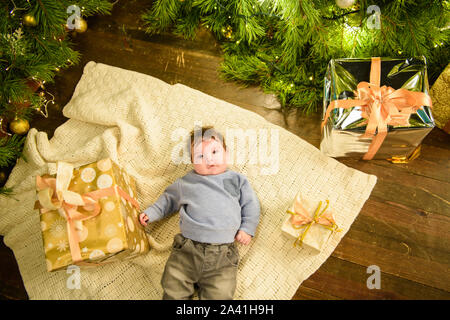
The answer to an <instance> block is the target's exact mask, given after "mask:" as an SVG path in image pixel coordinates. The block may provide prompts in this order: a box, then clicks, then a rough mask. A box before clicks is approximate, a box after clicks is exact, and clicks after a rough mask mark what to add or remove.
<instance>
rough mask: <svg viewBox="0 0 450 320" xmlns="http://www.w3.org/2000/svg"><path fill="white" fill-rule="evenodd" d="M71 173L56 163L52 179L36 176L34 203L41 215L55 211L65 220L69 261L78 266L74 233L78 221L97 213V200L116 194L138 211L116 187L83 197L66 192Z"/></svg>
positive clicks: (79, 226)
mask: <svg viewBox="0 0 450 320" xmlns="http://www.w3.org/2000/svg"><path fill="white" fill-rule="evenodd" d="M72 174H73V166H72V165H71V164H69V163H65V162H58V168H57V173H56V179H55V178H52V177H50V176H48V175H45V176H43V177H41V176H36V189H37V191H38V201H37V202H36V204H35V209H41V213H45V212H48V211H52V210H57V211H58V212H59V214H60V215H61V216H62V217H63V218H65V219H66V221H67V230H68V238H69V246H70V253H71V255H72V261H73V262H74V263H78V264H82V263H81V260H82V257H81V250H80V246H79V242H80V241H79V237H78V232H77V230H81V224H82V221H84V220H87V219H91V218H94V217H96V216H97V215H99V214H100V212H101V206H100V204H99V202H98V200H99V199H100V198H103V197H107V196H113V195H119V196H121V197H122V198H124V199H125V200H127V201H129V202H130V203H131V204H132V205H133V206H134V207H136V208H137V209H138V210H139V203H138V202H137V201H136V200H135V199H133V198H132V197H130V196H129V195H128V194H127V193H126V192H125V191H123V190H122V189H121V188H119V187H118V186H117V185H115V186H111V187H109V188H104V189H99V190H95V191H92V192H87V193H85V194H83V195H80V194H78V193H76V192H73V191H70V190H69V185H70V181H71V180H72ZM78 207H81V208H82V209H83V211H84V212H80V211H78V210H79V209H78Z"/></svg>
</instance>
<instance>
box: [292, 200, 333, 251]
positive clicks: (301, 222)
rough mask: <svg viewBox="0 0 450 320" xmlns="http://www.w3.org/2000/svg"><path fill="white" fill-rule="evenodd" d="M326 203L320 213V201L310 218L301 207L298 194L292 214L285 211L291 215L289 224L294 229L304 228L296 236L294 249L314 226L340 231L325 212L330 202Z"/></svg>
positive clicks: (331, 216) (330, 215)
mask: <svg viewBox="0 0 450 320" xmlns="http://www.w3.org/2000/svg"><path fill="white" fill-rule="evenodd" d="M326 203H327V205H326V206H325V208H324V209H323V210H322V211H320V208H321V206H322V201H320V202H319V205H318V207H317V209H316V211H315V212H314V216H313V218H311V217H310V215H309V213H308V211H307V210H306V209H305V207H304V206H303V205H302V201H301V198H300V195H299V194H298V195H297V197H296V198H295V202H294V212H292V211H291V210H287V213H289V214H291V215H292V217H291V224H292V227H293V228H294V229H302V228H305V230H304V231H303V232H302V233H301V234H300V235H299V236H298V238H297V239H295V241H294V247H295V246H296V245H297V242H299V243H300V245H301V244H302V243H303V240H304V239H305V237H306V234H307V233H308V230H309V229H310V228H311V226H312V225H314V224H318V225H321V226H322V227H324V228H326V229H328V230H330V231H332V232H341V231H342V230H341V229H339V228H338V226H337V224H336V221H334V218H333V215H332V213H331V212H325V211H326V210H327V209H328V206H329V204H330V202H329V201H328V200H326Z"/></svg>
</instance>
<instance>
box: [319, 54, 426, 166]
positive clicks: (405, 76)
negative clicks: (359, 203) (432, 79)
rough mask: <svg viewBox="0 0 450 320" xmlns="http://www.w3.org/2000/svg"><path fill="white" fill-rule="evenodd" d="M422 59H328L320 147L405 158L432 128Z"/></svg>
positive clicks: (398, 159)
mask: <svg viewBox="0 0 450 320" xmlns="http://www.w3.org/2000/svg"><path fill="white" fill-rule="evenodd" d="M428 90H429V89H428V78H427V68H426V59H425V57H418V58H409V59H394V58H367V59H332V60H331V61H330V63H329V65H328V69H327V74H326V76H325V87H324V104H323V106H324V112H323V122H322V128H321V129H322V139H321V143H320V150H321V151H322V152H323V153H324V154H326V155H328V156H331V157H357V158H361V157H362V159H364V160H371V159H388V160H390V161H392V162H397V163H399V162H400V163H401V162H407V161H408V160H412V159H413V158H414V157H417V156H418V150H420V148H419V147H420V143H421V142H422V140H423V139H424V138H425V136H426V135H427V134H428V133H429V132H430V131H431V130H432V129H433V127H434V125H435V124H434V119H433V116H432V113H431V106H432V102H431V98H430V97H429V96H428Z"/></svg>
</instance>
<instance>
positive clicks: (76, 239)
mask: <svg viewBox="0 0 450 320" xmlns="http://www.w3.org/2000/svg"><path fill="white" fill-rule="evenodd" d="M36 190H37V201H36V204H35V209H39V213H40V220H41V229H42V240H43V245H44V252H45V258H46V262H47V270H48V271H55V270H59V269H63V268H66V267H67V266H69V265H72V264H76V265H80V266H98V265H102V264H105V263H109V262H113V261H117V260H124V259H129V258H133V257H135V256H137V255H140V254H143V253H146V252H148V251H149V244H148V241H147V238H146V236H145V232H144V230H143V227H142V226H141V224H140V223H139V221H138V215H139V204H138V202H137V200H136V198H137V196H136V186H135V181H134V179H133V178H132V177H130V176H129V175H128V174H127V172H126V171H124V170H123V169H122V168H121V167H119V166H118V165H117V164H116V163H115V162H113V161H112V160H111V159H109V158H107V159H102V160H100V161H98V162H95V163H91V164H88V165H84V166H81V167H79V168H74V167H73V165H71V164H69V163H65V162H58V163H57V170H56V175H44V176H42V177H41V176H36Z"/></svg>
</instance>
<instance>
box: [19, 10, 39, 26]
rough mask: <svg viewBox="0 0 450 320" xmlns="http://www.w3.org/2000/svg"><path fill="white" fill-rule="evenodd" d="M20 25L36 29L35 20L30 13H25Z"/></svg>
mask: <svg viewBox="0 0 450 320" xmlns="http://www.w3.org/2000/svg"><path fill="white" fill-rule="evenodd" d="M22 23H23V24H24V25H26V26H27V27H36V26H37V20H36V18H35V17H34V16H33V15H32V14H31V13H27V14H25V15H24V16H23V18H22Z"/></svg>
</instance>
